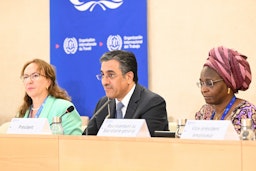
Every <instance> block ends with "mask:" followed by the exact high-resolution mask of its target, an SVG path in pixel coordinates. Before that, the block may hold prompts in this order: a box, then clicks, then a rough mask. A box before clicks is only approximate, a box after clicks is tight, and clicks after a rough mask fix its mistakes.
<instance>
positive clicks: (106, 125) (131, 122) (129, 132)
mask: <svg viewBox="0 0 256 171" xmlns="http://www.w3.org/2000/svg"><path fill="white" fill-rule="evenodd" d="M97 136H112V137H150V134H149V131H148V126H147V123H146V121H145V119H105V121H104V122H103V124H102V126H101V127H100V130H99V132H98V134H97Z"/></svg>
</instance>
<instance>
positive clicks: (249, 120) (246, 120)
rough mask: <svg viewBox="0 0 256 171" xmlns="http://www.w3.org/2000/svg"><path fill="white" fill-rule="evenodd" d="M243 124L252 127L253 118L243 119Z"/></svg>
mask: <svg viewBox="0 0 256 171" xmlns="http://www.w3.org/2000/svg"><path fill="white" fill-rule="evenodd" d="M241 125H242V126H246V127H251V126H252V120H251V119H250V118H247V119H242V120H241Z"/></svg>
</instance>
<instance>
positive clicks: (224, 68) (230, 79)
mask: <svg viewBox="0 0 256 171" xmlns="http://www.w3.org/2000/svg"><path fill="white" fill-rule="evenodd" d="M246 59H247V57H246V56H244V55H242V54H240V53H238V52H237V51H234V50H232V49H228V48H225V47H223V46H220V47H216V48H213V49H211V50H210V52H209V57H208V58H207V61H206V63H205V64H204V66H209V67H210V68H212V69H214V70H215V71H216V72H217V73H218V74H219V75H220V76H221V77H222V78H223V80H224V82H225V83H226V84H227V86H228V87H230V88H231V89H232V90H233V92H234V93H237V92H238V90H243V91H244V90H247V89H248V88H249V85H250V83H251V80H252V75H251V69H250V65H249V63H248V62H247V60H246Z"/></svg>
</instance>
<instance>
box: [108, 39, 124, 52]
mask: <svg viewBox="0 0 256 171" xmlns="http://www.w3.org/2000/svg"><path fill="white" fill-rule="evenodd" d="M122 44H123V42H122V38H121V37H120V36H119V35H115V36H113V35H110V36H109V37H108V40H107V46H108V50H110V51H112V50H120V49H121V48H122Z"/></svg>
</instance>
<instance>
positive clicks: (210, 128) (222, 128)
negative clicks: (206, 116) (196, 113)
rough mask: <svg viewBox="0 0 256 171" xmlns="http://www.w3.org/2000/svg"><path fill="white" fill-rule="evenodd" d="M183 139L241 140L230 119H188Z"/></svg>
mask: <svg viewBox="0 0 256 171" xmlns="http://www.w3.org/2000/svg"><path fill="white" fill-rule="evenodd" d="M181 139H204V140H239V135H238V134H237V132H236V131H235V129H234V126H233V125H232V123H231V121H230V120H188V121H187V122H186V125H185V128H184V130H183V132H182V135H181Z"/></svg>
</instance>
